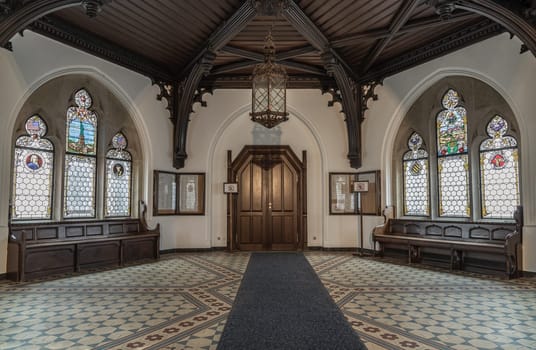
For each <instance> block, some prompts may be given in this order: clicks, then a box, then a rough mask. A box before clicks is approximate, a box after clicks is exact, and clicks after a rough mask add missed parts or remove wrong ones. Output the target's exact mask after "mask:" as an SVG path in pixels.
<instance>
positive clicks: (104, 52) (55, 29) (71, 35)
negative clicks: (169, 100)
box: [28, 16, 173, 80]
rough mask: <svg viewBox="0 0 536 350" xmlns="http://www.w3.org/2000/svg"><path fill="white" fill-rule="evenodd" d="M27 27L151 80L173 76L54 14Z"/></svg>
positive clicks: (160, 67) (146, 60)
mask: <svg viewBox="0 0 536 350" xmlns="http://www.w3.org/2000/svg"><path fill="white" fill-rule="evenodd" d="M28 28H29V29H31V30H32V31H34V32H36V33H39V34H42V35H44V36H47V37H49V38H51V39H54V40H57V41H59V42H62V43H64V44H67V45H70V46H72V47H75V48H77V49H80V50H82V51H85V52H87V53H89V54H91V55H94V56H96V57H100V58H103V59H106V60H108V61H110V62H112V63H115V64H118V65H120V66H123V67H125V68H128V69H130V70H132V71H134V72H137V73H140V74H142V75H145V76H148V77H150V78H151V79H153V80H171V79H172V77H173V74H172V73H171V72H169V71H167V70H166V69H165V68H163V66H162V65H161V64H158V63H156V62H153V61H151V60H149V59H147V58H145V57H142V56H140V55H138V54H136V53H134V52H132V51H129V50H127V49H124V48H122V47H119V46H117V45H115V44H113V43H111V42H110V41H108V40H106V39H103V38H100V37H97V36H95V35H92V34H89V33H88V32H86V31H83V30H81V29H79V28H76V27H74V26H72V25H70V24H68V23H67V22H65V21H62V20H60V19H58V18H56V17H53V16H47V17H44V18H42V19H39V20H37V21H35V22H33V23H32V24H31V25H30V26H29V27H28Z"/></svg>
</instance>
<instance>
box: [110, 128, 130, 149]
mask: <svg viewBox="0 0 536 350" xmlns="http://www.w3.org/2000/svg"><path fill="white" fill-rule="evenodd" d="M127 145H128V141H127V138H126V137H125V135H123V134H122V133H120V132H118V133H117V134H115V136H114V137H113V138H112V147H113V148H115V149H117V150H120V151H121V150H124V149H125V148H127Z"/></svg>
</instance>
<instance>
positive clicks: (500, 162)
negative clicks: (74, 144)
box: [480, 115, 519, 218]
mask: <svg viewBox="0 0 536 350" xmlns="http://www.w3.org/2000/svg"><path fill="white" fill-rule="evenodd" d="M486 130H487V132H488V135H489V137H490V138H489V139H486V140H484V141H483V142H482V143H481V144H480V183H481V191H482V217H484V218H511V217H513V214H514V210H515V207H516V206H517V205H519V160H518V154H517V147H516V146H517V141H516V139H515V138H513V137H511V136H505V134H506V132H507V131H508V123H507V122H506V120H505V119H503V118H502V117H500V116H498V115H496V116H495V117H493V119H492V120H491V121H490V122H489V124H488V126H487V128H486Z"/></svg>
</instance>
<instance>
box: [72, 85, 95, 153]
mask: <svg viewBox="0 0 536 350" xmlns="http://www.w3.org/2000/svg"><path fill="white" fill-rule="evenodd" d="M75 102H76V107H75V106H73V107H69V109H68V110H67V152H73V153H79V154H87V155H95V154H96V128H97V115H96V114H95V112H93V111H91V110H90V109H89V108H90V107H91V105H92V99H91V96H90V95H89V93H88V92H87V91H86V90H84V89H82V90H79V91H78V92H77V93H76V94H75Z"/></svg>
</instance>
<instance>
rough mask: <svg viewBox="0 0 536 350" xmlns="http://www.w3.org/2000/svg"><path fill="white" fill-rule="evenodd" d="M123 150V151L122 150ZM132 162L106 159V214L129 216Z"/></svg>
mask: <svg viewBox="0 0 536 350" xmlns="http://www.w3.org/2000/svg"><path fill="white" fill-rule="evenodd" d="M123 152H124V151H123ZM131 167H132V163H131V162H130V161H125V160H117V159H107V160H106V206H105V215H106V216H108V217H109V216H130V179H131V174H132V170H131Z"/></svg>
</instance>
